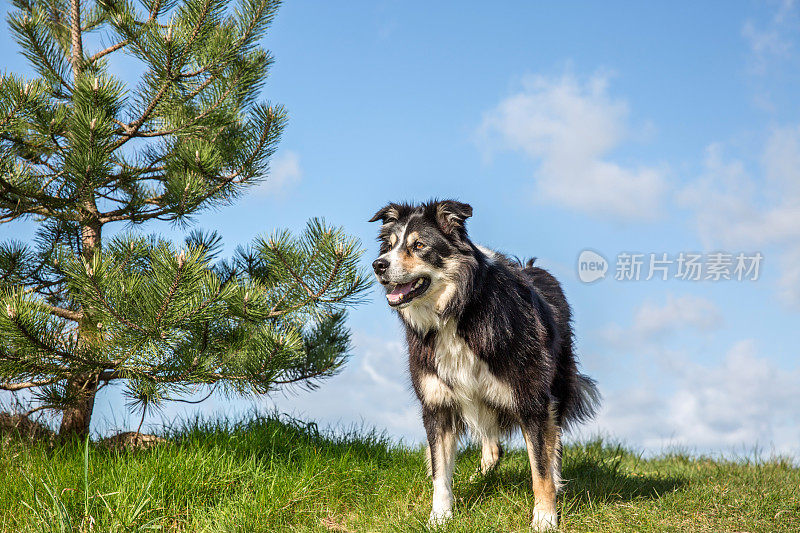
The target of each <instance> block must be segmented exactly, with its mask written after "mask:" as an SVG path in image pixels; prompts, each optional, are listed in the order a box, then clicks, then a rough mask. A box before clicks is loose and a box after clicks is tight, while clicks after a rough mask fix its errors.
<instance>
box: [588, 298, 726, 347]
mask: <svg viewBox="0 0 800 533" xmlns="http://www.w3.org/2000/svg"><path fill="white" fill-rule="evenodd" d="M721 324H722V315H721V313H720V311H719V308H718V307H717V306H716V305H715V304H714V303H713V302H711V301H710V300H708V299H706V298H701V297H699V296H692V295H683V296H678V297H675V296H673V295H671V294H670V295H667V300H666V302H664V304H663V305H659V304H657V303H654V302H652V301H647V302H644V303H643V304H642V305H641V306H640V307H639V308H638V309H637V310H636V312H635V313H634V317H633V322H632V324H631V326H630V327H628V328H623V327H621V326H619V325H618V324H611V325H609V326H608V327H606V328H605V330H603V331H602V332H601V336H602V337H603V339H604V340H605V341H606V342H607V343H608V344H609V345H611V346H613V347H615V348H621V349H622V348H632V347H633V348H635V349H636V350H637V351H645V350H646V349H648V348H649V347H651V346H652V345H654V342H655V341H657V340H659V339H662V338H664V337H666V336H668V335H671V334H674V333H676V332H678V331H696V332H708V331H711V330H713V329H716V328H718V327H719V326H720V325H721Z"/></svg>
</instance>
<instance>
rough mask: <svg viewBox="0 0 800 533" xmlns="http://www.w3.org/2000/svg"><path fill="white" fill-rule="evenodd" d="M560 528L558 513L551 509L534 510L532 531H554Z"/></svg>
mask: <svg viewBox="0 0 800 533" xmlns="http://www.w3.org/2000/svg"><path fill="white" fill-rule="evenodd" d="M556 529H558V514H557V513H551V512H549V511H537V510H534V511H533V520H532V521H531V530H532V531H554V530H556Z"/></svg>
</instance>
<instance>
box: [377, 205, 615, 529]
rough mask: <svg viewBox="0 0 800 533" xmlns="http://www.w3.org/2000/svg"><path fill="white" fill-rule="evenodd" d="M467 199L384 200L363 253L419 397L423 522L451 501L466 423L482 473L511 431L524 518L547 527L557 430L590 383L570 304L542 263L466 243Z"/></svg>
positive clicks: (441, 515)
mask: <svg viewBox="0 0 800 533" xmlns="http://www.w3.org/2000/svg"><path fill="white" fill-rule="evenodd" d="M470 216H472V207H471V206H470V205H468V204H465V203H461V202H458V201H455V200H444V201H435V200H434V201H430V202H427V203H422V204H420V205H410V204H405V203H390V204H388V205H387V206H385V207H383V208H382V209H380V210H379V211H378V212H377V213H375V215H374V216H373V217H372V218H371V219H370V222H376V221H379V220H380V221H381V222H382V226H381V229H380V233H379V236H378V240H379V242H380V256H379V257H378V258H377V259H376V260H375V261H374V262H373V263H372V267H373V269H374V271H375V276H376V277H377V279H378V281H379V282H380V283H381V284H382V285H383V287H384V288H385V290H386V300H387V302H388V304H389V305H390V306H391V307H392V308H393V309H394V310H396V312H397V314H398V315H399V316H400V318H401V320H402V322H403V324H404V326H405V330H406V341H407V344H408V354H409V359H408V361H409V371H410V376H411V384H412V386H413V388H414V392H415V393H416V395H417V398H418V399H419V401H420V403H421V405H422V422H423V425H424V426H425V431H426V434H427V440H428V469H429V474H430V476H431V477H432V479H433V505H432V510H431V514H430V519H429V524H431V525H432V526H437V525H440V524H443V523H444V522H445V521H447V520H448V519H449V518H450V517H451V516H452V512H453V510H452V509H453V491H452V478H453V469H454V466H455V457H456V447H457V443H458V440H459V438H460V436H461V435H462V434H463V433H464V431H465V430H467V429H468V430H469V432H470V434H471V435H472V437H473V438H474V439H475V440H476V441H479V442H480V443H481V447H482V449H481V464H480V469H481V471H482V472H483V473H486V472H488V471H489V470H491V469H492V468H494V467H495V466H496V465H497V463H498V461H499V460H500V457H501V455H502V447H501V445H500V438H501V437H502V436H504V435H508V434H510V433H512V432H513V431H516V429H518V428H519V429H521V430H522V435H523V437H524V439H525V443H526V447H527V452H528V458H529V460H530V464H531V472H532V475H531V477H532V480H533V492H534V501H535V504H534V509H533V520H532V522H531V527H532V528H533V529H534V530H535V531H545V530H550V529H553V528H556V527H557V526H558V514H557V511H556V496H557V491H558V490H559V488H560V483H561V476H560V474H561V433H562V429H563V428H565V427H567V426H568V425H569V424H572V423H577V422H580V421H584V420H587V419H589V418H591V416H592V415H593V414H594V411H595V410H596V407H597V405H598V402H599V394H598V391H597V387H596V385H595V382H594V381H593V380H592V379H590V378H588V377H586V376H584V375H582V374H580V373H578V370H577V363H576V357H575V354H574V349H573V332H572V326H571V320H572V319H571V310H570V307H569V304H568V303H567V300H566V298H565V296H564V293H563V291H562V289H561V286H560V284H559V283H558V281H557V280H556V279H555V278H554V277H553V276H552V275H550V274H549V273H548V272H547V271H545V270H543V269H541V268H538V267H535V266H533V260H532V261H529V262H528V263H527V264H526V265H523V264H522V263H520V262H519V261H515V260H512V259H510V258H509V257H507V256H505V255H503V254H501V253H499V252H496V251H494V250H490V249H488V248H484V247H482V246H479V245H476V244H474V243H473V242H472V241H471V240H470V238H469V236H468V235H467V230H466V220H467V219H468V218H469V217H470Z"/></svg>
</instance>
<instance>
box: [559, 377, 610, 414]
mask: <svg viewBox="0 0 800 533" xmlns="http://www.w3.org/2000/svg"><path fill="white" fill-rule="evenodd" d="M577 379H578V383H577V385H578V386H577V388H576V390H575V398H573V401H572V402H570V404H571V405H570V406H569V410H568V412H567V413H566V422H567V423H568V424H575V423H579V422H585V421H587V420H590V419H591V418H592V417H594V415H595V413H596V412H597V409H598V408H599V407H600V403H601V401H602V397H601V396H600V391H598V390H597V383H596V382H595V381H594V380H593V379H592V378H590V377H588V376H584V375H583V374H578V375H577Z"/></svg>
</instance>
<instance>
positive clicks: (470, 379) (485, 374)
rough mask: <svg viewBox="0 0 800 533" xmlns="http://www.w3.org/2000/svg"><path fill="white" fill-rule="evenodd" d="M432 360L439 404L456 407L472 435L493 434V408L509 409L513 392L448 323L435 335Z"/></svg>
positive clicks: (494, 423)
mask: <svg viewBox="0 0 800 533" xmlns="http://www.w3.org/2000/svg"><path fill="white" fill-rule="evenodd" d="M434 360H435V362H436V372H437V374H438V376H439V379H440V380H441V381H442V383H439V384H438V385H439V386H438V387H436V390H437V392H438V396H439V398H440V399H441V400H442V403H450V404H452V405H453V406H454V407H456V408H457V409H458V410H459V412H460V414H461V416H462V418H463V419H464V422H465V423H466V424H467V426H469V428H470V430H471V431H472V432H473V433H477V434H486V433H487V432H491V431H494V428H495V426H496V423H497V421H496V418H497V416H496V412H495V408H496V407H505V408H511V407H513V404H514V395H513V392H512V390H511V387H509V386H508V385H507V384H506V383H504V382H502V381H500V380H499V379H497V377H495V375H494V374H492V372H491V371H490V370H489V367H488V366H487V365H486V363H485V362H483V361H482V360H481V359H480V358H479V357H478V356H477V355H475V353H474V352H473V351H472V350H471V349H470V347H469V346H468V345H467V343H466V342H465V341H464V339H463V338H461V337H460V336H459V335H458V333H457V332H456V328H455V325H454V324H453V323H452V322H451V321H448V322H447V323H445V324H444V325H443V327H442V328H440V329H439V331H438V332H437V333H436V341H435V344H434ZM431 388H433V387H431Z"/></svg>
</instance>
